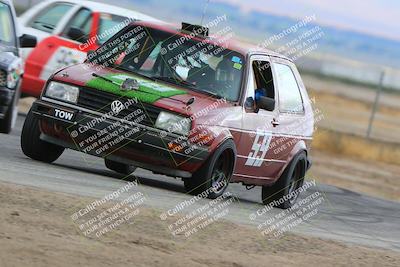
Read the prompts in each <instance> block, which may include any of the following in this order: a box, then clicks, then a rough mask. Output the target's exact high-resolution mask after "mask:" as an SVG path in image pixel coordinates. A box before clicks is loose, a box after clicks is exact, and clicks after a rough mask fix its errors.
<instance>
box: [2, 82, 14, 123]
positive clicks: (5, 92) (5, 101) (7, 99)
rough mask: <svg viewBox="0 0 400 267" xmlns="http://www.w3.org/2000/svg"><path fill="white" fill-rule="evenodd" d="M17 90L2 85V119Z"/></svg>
mask: <svg viewBox="0 0 400 267" xmlns="http://www.w3.org/2000/svg"><path fill="white" fill-rule="evenodd" d="M14 94H15V90H13V89H8V88H6V87H0V119H2V118H3V117H4V116H5V115H6V113H7V110H8V109H9V107H10V105H12V100H13V98H14Z"/></svg>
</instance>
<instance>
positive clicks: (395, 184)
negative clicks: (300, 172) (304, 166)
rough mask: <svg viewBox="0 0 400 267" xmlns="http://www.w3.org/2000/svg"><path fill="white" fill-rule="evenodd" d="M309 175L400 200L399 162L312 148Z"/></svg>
mask: <svg viewBox="0 0 400 267" xmlns="http://www.w3.org/2000/svg"><path fill="white" fill-rule="evenodd" d="M311 155H312V160H313V166H312V168H311V169H310V173H309V176H311V177H312V178H313V179H315V180H316V181H318V182H320V183H324V184H330V185H335V186H337V187H341V188H346V189H348V190H351V191H355V192H360V193H365V194H367V195H370V196H374V197H379V198H383V199H387V200H392V201H400V166H398V165H392V164H386V163H379V162H369V161H363V160H358V159H355V158H350V157H348V156H347V157H343V156H340V155H333V154H329V153H325V152H320V151H315V150H313V151H312V154H311Z"/></svg>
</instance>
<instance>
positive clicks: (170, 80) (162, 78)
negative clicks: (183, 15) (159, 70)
mask: <svg viewBox="0 0 400 267" xmlns="http://www.w3.org/2000/svg"><path fill="white" fill-rule="evenodd" d="M152 78H154V79H157V80H160V81H164V82H168V83H173V84H178V85H185V86H188V87H189V88H190V90H193V91H196V92H198V93H205V94H207V95H209V96H213V97H215V98H222V96H220V95H217V94H216V93H214V92H211V91H208V90H203V89H198V88H197V87H196V86H195V85H194V84H192V83H190V82H187V81H185V80H182V79H175V78H173V77H168V76H160V77H157V76H156V77H154V76H153V77H152Z"/></svg>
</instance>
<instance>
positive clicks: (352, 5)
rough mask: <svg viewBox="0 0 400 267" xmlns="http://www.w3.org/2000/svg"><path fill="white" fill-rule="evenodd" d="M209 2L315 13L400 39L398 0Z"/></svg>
mask: <svg viewBox="0 0 400 267" xmlns="http://www.w3.org/2000/svg"><path fill="white" fill-rule="evenodd" d="M205 1H206V0H205ZM212 2H226V3H232V4H235V5H237V6H239V7H240V9H241V10H242V11H243V12H248V11H252V10H258V11H267V12H271V13H274V14H279V15H289V16H292V17H304V16H306V15H312V14H315V15H316V16H317V20H318V22H319V23H322V24H327V25H332V26H337V27H340V28H345V29H352V30H357V31H361V32H364V33H371V34H374V35H380V36H384V37H388V38H391V39H396V40H400V1H399V0H365V1H363V0H335V1H332V0H331V1H320V0H245V1H243V0H211V4H212Z"/></svg>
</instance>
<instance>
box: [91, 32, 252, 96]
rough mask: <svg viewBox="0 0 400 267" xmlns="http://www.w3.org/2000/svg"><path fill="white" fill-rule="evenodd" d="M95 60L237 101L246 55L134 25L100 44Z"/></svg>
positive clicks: (194, 39) (204, 42)
mask: <svg viewBox="0 0 400 267" xmlns="http://www.w3.org/2000/svg"><path fill="white" fill-rule="evenodd" d="M96 54H97V56H96V57H95V58H94V59H92V60H91V62H94V63H96V64H103V65H104V64H106V65H107V66H109V67H113V68H117V69H123V70H126V71H129V72H133V73H138V74H141V75H145V76H147V77H150V78H152V79H156V80H162V81H165V82H169V83H174V84H177V85H183V86H185V87H187V88H189V89H192V90H195V91H200V92H203V93H206V94H210V95H214V96H217V97H223V98H226V99H227V100H230V101H237V100H238V98H239V94H240V87H241V81H242V74H243V62H244V60H243V56H242V55H241V54H239V53H238V52H235V51H232V50H229V49H226V48H225V47H223V46H222V45H217V44H215V43H210V42H209V41H206V40H200V39H197V38H190V36H188V35H180V34H175V35H174V34H172V33H169V32H165V31H161V30H156V29H152V28H146V27H142V26H130V27H129V28H127V29H126V30H123V31H122V32H120V33H119V34H118V35H117V36H115V37H113V38H112V39H111V40H110V41H109V42H107V43H106V44H104V45H103V47H100V48H99V50H98V51H97V53H96Z"/></svg>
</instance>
